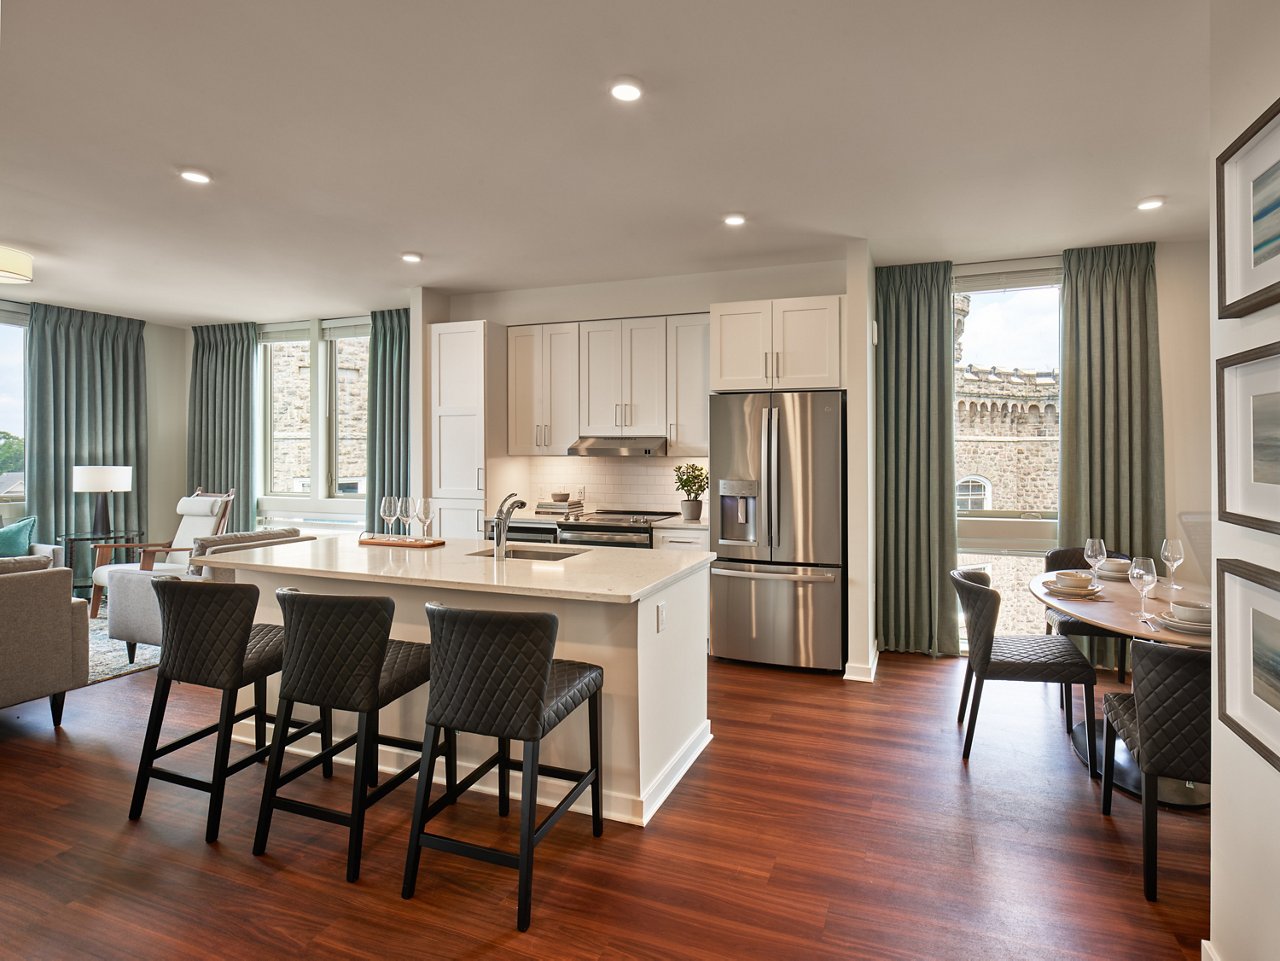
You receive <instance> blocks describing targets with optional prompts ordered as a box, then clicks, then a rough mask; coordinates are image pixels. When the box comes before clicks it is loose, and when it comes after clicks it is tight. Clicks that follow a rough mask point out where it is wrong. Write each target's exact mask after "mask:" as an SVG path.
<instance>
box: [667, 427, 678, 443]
mask: <svg viewBox="0 0 1280 961" xmlns="http://www.w3.org/2000/svg"><path fill="white" fill-rule="evenodd" d="M667 436H668V437H669V438H671V443H673V444H674V443H675V442H676V425H675V424H674V423H670V424H668V425H667Z"/></svg>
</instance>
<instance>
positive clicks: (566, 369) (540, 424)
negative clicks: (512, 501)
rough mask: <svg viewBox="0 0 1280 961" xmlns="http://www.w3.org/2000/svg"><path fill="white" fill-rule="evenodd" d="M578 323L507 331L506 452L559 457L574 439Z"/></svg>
mask: <svg viewBox="0 0 1280 961" xmlns="http://www.w3.org/2000/svg"><path fill="white" fill-rule="evenodd" d="M578 337H579V332H578V325H577V324H538V325H533V326H529V327H511V328H509V329H508V330H507V453H509V454H512V455H526V456H528V455H534V456H536V455H546V454H560V455H563V454H564V453H565V452H566V451H567V450H568V448H569V445H570V444H572V443H573V442H574V441H575V440H577V439H578V436H579V433H578V413H579V411H578Z"/></svg>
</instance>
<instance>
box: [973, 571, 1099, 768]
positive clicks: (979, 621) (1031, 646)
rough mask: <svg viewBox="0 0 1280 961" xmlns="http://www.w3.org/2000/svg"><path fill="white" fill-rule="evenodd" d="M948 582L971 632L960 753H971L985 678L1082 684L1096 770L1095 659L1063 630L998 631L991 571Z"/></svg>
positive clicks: (997, 604) (1092, 765) (997, 603)
mask: <svg viewBox="0 0 1280 961" xmlns="http://www.w3.org/2000/svg"><path fill="white" fill-rule="evenodd" d="M951 583H952V584H953V585H954V586H955V589H956V593H957V594H958V595H959V596H960V607H961V609H962V610H963V611H964V623H965V629H966V631H967V633H968V636H969V663H968V665H967V666H966V667H965V672H964V691H963V693H962V694H961V696H960V713H959V716H958V717H957V718H956V723H957V724H961V723H963V722H964V714H965V707H966V705H967V704H968V701H969V688H970V685H972V687H973V705H972V706H971V707H970V708H969V726H968V730H967V731H966V733H965V737H964V754H963V755H962V756H963V757H964V759H965V760H966V761H967V760H968V759H969V749H970V748H971V747H972V746H973V732H974V729H975V728H976V727H977V723H978V705H979V704H980V703H981V701H982V685H983V683H984V682H985V681H989V680H990V681H1036V682H1042V683H1049V684H1062V685H1064V687H1065V688H1066V689H1067V690H1068V691H1069V690H1070V687H1071V686H1072V685H1075V684H1079V685H1080V686H1081V687H1082V688H1084V707H1085V728H1086V731H1087V732H1088V743H1089V771H1090V773H1091V774H1092V775H1093V776H1095V777H1096V776H1097V774H1098V748H1097V741H1096V740H1095V736H1094V723H1095V722H1094V717H1093V685H1094V682H1095V681H1096V680H1097V677H1096V674H1095V672H1094V669H1093V665H1092V664H1090V663H1089V659H1088V658H1087V657H1085V656H1084V654H1083V653H1082V652H1081V650H1080V649H1079V648H1078V647H1076V646H1075V644H1073V643H1072V642H1071V641H1070V640H1069V639H1068V638H1066V637H1064V636H1062V635H1061V634H1000V635H998V634H996V632H995V631H996V622H997V621H998V620H999V617H1000V593H999V591H996V590H993V589H992V587H991V576H990V575H989V574H987V573H985V572H983V571H974V570H955V571H952V572H951Z"/></svg>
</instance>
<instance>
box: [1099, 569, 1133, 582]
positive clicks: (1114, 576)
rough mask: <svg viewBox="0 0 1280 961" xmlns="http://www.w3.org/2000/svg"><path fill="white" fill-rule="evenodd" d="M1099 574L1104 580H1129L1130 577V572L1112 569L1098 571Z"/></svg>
mask: <svg viewBox="0 0 1280 961" xmlns="http://www.w3.org/2000/svg"><path fill="white" fill-rule="evenodd" d="M1098 576H1099V577H1101V578H1102V579H1103V580H1104V581H1127V580H1128V579H1129V572H1128V571H1125V572H1124V573H1122V574H1121V573H1113V572H1112V571H1098Z"/></svg>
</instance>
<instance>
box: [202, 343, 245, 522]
mask: <svg viewBox="0 0 1280 961" xmlns="http://www.w3.org/2000/svg"><path fill="white" fill-rule="evenodd" d="M191 332H192V334H193V335H194V337H195V346H194V347H193V348H192V350H191V396H190V401H189V403H188V405H187V486H188V488H189V489H191V490H195V489H196V488H197V487H203V488H204V489H205V490H206V491H210V492H216V493H220V494H221V493H226V492H227V491H229V490H233V489H234V490H235V492H236V499H235V500H234V501H232V502H231V514H230V516H229V518H228V520H227V530H228V531H249V530H253V528H254V520H255V511H254V506H255V500H256V498H255V497H254V490H253V478H254V472H253V466H254V465H253V454H254V450H253V411H254V386H253V385H254V375H255V371H256V365H257V361H258V327H257V325H256V324H214V325H210V326H206V327H195V328H193V329H192V331H191Z"/></svg>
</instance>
